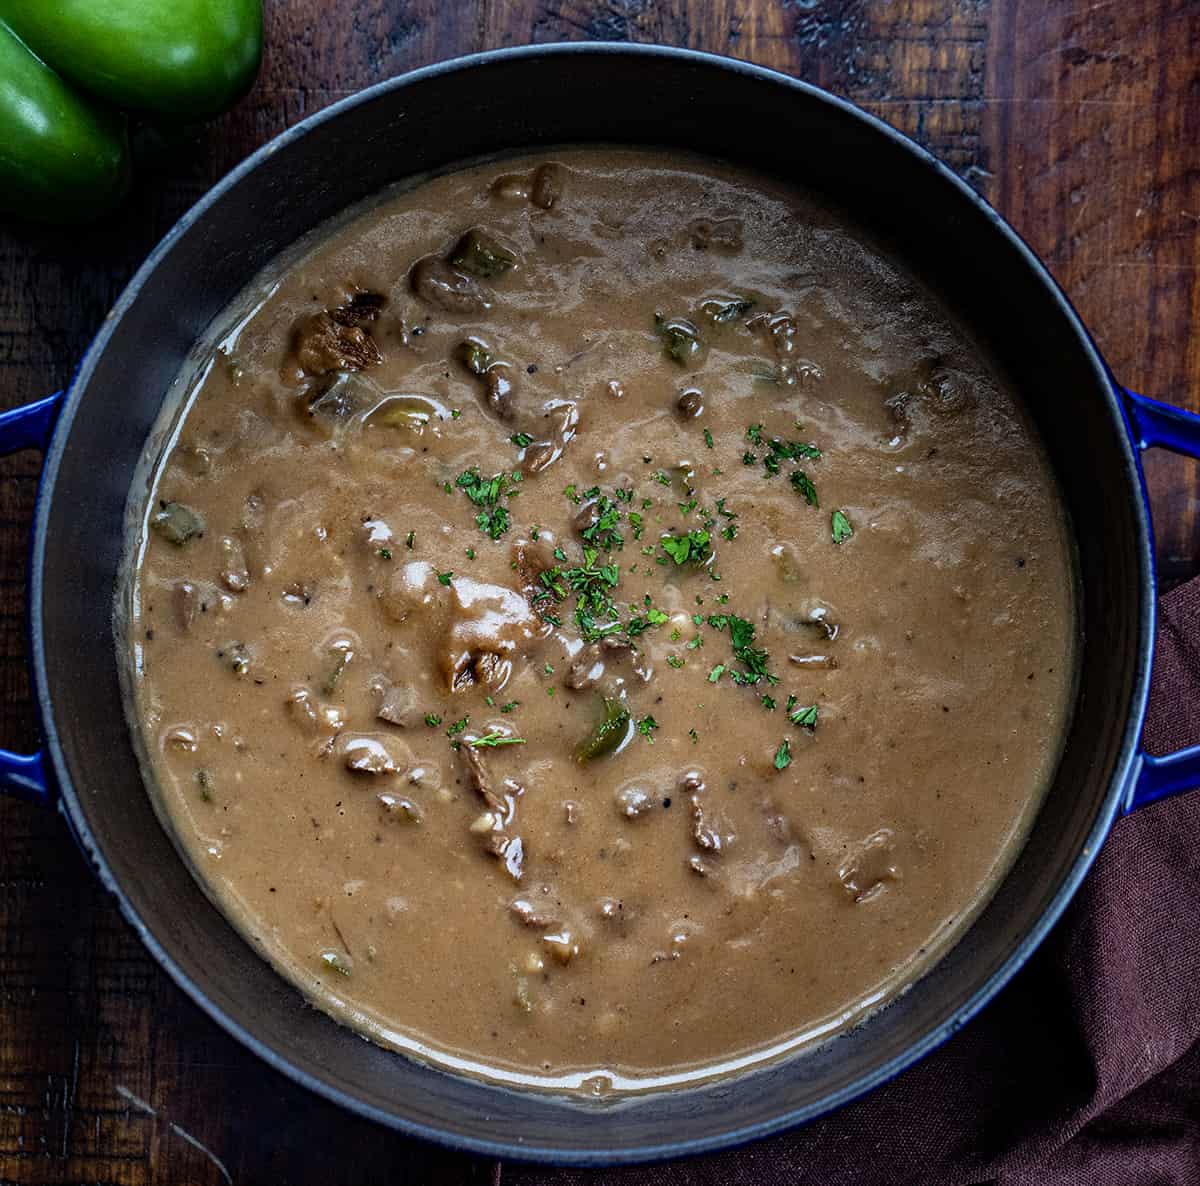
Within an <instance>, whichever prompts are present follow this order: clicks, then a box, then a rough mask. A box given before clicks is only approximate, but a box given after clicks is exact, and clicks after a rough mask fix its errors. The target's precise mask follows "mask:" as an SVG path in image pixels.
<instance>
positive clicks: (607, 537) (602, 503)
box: [579, 489, 640, 552]
mask: <svg viewBox="0 0 1200 1186" xmlns="http://www.w3.org/2000/svg"><path fill="white" fill-rule="evenodd" d="M620 493H621V491H619V490H618V491H617V494H618V495H619V494H620ZM585 497H591V498H595V500H596V501H595V505H594V506H593V507H592V514H593V515H594V518H593V520H592V522H591V523H590V524H589V525H588V526H587V527H585V528H584V529H583V530H582V531H581V532H580V533H579V534H580V535H581V536H582V537H583V539H584V540H585V541H586V542H587V543H589V544H592V545H593V546H594V547H597V548H603V549H604V551H606V552H611V551H612V550H613V549H614V548H620V547H622V546H624V543H625V539H624V537H623V536H622V535H621V533H620V532H619V531H618V530H617V524H618V523H620V522H621V508H620V507H619V506H617V504H616V503H615V502H613V500H612V499H611V498H608V497H607V496H606V495H603V494H601V493H600V491H599V490H598V489H594V490H589V491H588V492H587V494H586V495H585ZM639 522H640V520H639Z"/></svg>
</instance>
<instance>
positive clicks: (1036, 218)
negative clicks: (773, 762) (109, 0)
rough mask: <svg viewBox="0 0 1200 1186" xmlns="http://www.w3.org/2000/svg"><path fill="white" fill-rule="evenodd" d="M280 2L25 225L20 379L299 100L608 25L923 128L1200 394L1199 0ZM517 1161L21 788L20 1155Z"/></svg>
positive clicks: (16, 494)
mask: <svg viewBox="0 0 1200 1186" xmlns="http://www.w3.org/2000/svg"><path fill="white" fill-rule="evenodd" d="M266 17H267V20H266V29H267V52H266V58H265V62H264V67H263V72H262V75H261V77H260V79H259V82H258V84H257V86H256V87H255V89H254V91H253V92H252V94H251V95H250V96H249V97H248V98H247V99H246V100H245V101H244V102H243V103H241V104H240V105H239V106H238V107H237V108H236V109H235V110H234V111H233V112H231V113H229V114H228V115H227V116H225V117H223V118H222V119H221V120H218V121H216V122H215V123H213V124H212V125H210V126H209V127H208V128H207V129H205V130H203V131H201V132H200V133H198V134H196V135H194V136H192V137H191V138H186V139H183V140H181V141H179V142H176V143H172V144H162V143H154V142H151V141H150V140H149V139H144V140H143V141H142V142H141V143H140V145H139V152H140V155H141V159H142V164H141V170H140V175H139V183H138V186H137V190H136V192H135V194H134V196H133V198H132V200H131V201H130V203H129V205H128V207H127V208H126V210H125V211H123V212H122V213H121V214H120V215H118V216H116V217H115V218H113V219H112V220H111V221H110V222H108V223H107V224H105V225H103V226H101V227H98V228H93V229H90V230H89V231H88V232H87V233H85V234H72V233H63V232H46V231H38V230H34V229H31V228H28V227H19V228H18V227H4V226H0V406H4V407H7V406H12V405H15V404H18V403H21V402H25V401H28V400H30V399H33V398H35V397H36V396H38V395H42V394H44V393H45V392H47V391H50V390H53V389H54V388H55V387H58V386H61V385H62V384H63V383H64V382H65V381H66V380H67V379H68V378H69V376H70V372H71V368H72V366H73V365H74V363H75V362H76V361H77V360H78V358H79V357H80V356H81V354H82V352H83V350H84V349H85V348H86V345H87V343H88V341H89V339H90V337H91V335H92V334H93V333H94V332H95V329H96V327H97V326H98V325H99V323H100V321H101V320H102V318H103V316H104V314H105V312H106V310H107V309H108V307H109V306H110V305H111V303H112V302H113V300H114V299H115V298H116V296H117V294H118V293H119V291H120V289H121V287H122V285H123V284H124V283H125V281H126V280H127V279H128V277H129V276H130V275H131V274H132V271H133V270H134V268H136V266H137V264H138V263H139V262H140V260H141V259H142V258H143V257H144V256H145V254H146V252H147V251H148V250H149V249H150V248H151V247H152V246H153V244H154V243H155V242H156V241H157V239H158V238H159V237H160V236H161V235H162V234H163V233H164V232H165V231H166V230H167V228H168V227H169V226H170V224H171V223H172V222H173V221H174V219H175V218H176V217H178V215H179V214H180V213H182V212H183V210H185V209H186V208H187V206H188V205H189V204H190V203H191V202H192V201H194V200H195V199H196V198H197V197H199V196H200V194H201V193H203V191H204V190H205V189H206V188H207V187H208V186H209V185H210V184H212V182H213V181H214V180H216V179H217V178H218V177H219V176H221V175H222V174H223V173H224V172H226V171H227V170H228V169H229V168H230V167H231V166H232V165H233V164H235V163H236V162H237V161H239V160H240V159H242V158H243V157H244V156H245V155H246V153H247V152H249V151H250V150H252V149H253V148H254V147H256V146H257V145H259V144H261V143H263V142H264V141H265V140H267V139H269V138H270V137H271V136H273V135H275V134H276V133H278V132H279V131H281V130H283V129H284V128H286V127H288V126H289V125H290V124H292V123H293V122H295V121H296V120H298V119H301V118H303V117H304V116H305V115H308V114H310V113H311V112H313V111H315V110H317V109H319V108H320V107H321V106H323V105H325V104H327V103H329V102H331V101H333V100H334V99H336V98H338V97H340V96H342V95H344V94H347V93H350V92H352V91H354V90H356V89H358V88H359V87H361V86H364V85H367V84H369V83H372V82H375V81H378V80H379V79H382V78H386V77H389V76H391V75H393V74H395V73H397V72H399V71H402V70H405V69H409V68H412V67H415V66H419V65H422V64H425V63H427V62H431V61H436V60H439V59H442V58H447V57H451V56H454V55H455V54H459V53H465V52H470V51H473V50H477V49H481V48H491V47H496V46H503V45H516V44H522V43H526V42H552V41H558V40H565V39H586V38H591V39H598V38H603V39H613V40H631V41H648V42H661V43H666V44H673V45H686V46H690V47H693V48H697V49H705V50H711V51H713V52H718V53H728V54H730V55H732V56H735V57H741V58H745V59H747V60H751V61H755V62H759V63H761V64H763V65H767V66H772V67H774V68H776V69H780V70H784V71H787V72H789V73H791V74H794V75H796V76H799V77H803V78H805V79H808V80H810V81H813V82H816V83H819V84H820V85H822V86H826V87H828V88H830V89H832V90H834V91H835V92H837V93H839V94H842V95H845V96H847V97H848V98H850V99H852V100H854V101H855V102H858V103H861V104H862V105H864V106H865V107H867V108H868V109H869V110H871V111H873V112H874V113H876V114H878V115H880V116H881V117H883V118H884V119H886V120H888V121H889V122H891V123H893V124H894V125H896V126H897V127H899V128H901V129H902V130H903V131H905V132H907V133H909V134H910V135H913V136H915V137H916V138H917V139H918V140H920V141H921V142H923V143H924V144H926V145H928V146H929V147H930V148H932V149H933V150H934V151H935V152H936V153H937V154H938V155H939V156H941V157H942V159H944V160H946V161H947V162H948V163H949V164H950V165H951V167H953V168H954V169H956V170H957V171H958V172H959V173H960V175H962V176H963V177H964V178H966V179H967V180H968V181H969V182H970V183H971V184H973V185H975V186H976V187H977V188H979V189H980V191H981V192H982V193H983V194H984V195H985V196H987V197H988V198H989V199H990V200H991V201H993V202H995V203H996V204H997V205H998V206H999V208H1000V209H1001V210H1002V212H1003V213H1005V214H1006V216H1008V217H1009V218H1010V219H1011V220H1012V221H1013V222H1014V223H1015V225H1016V226H1017V227H1018V229H1019V230H1020V231H1021V232H1022V233H1023V234H1024V235H1025V236H1026V238H1028V239H1029V241H1030V242H1031V244H1032V245H1033V246H1034V247H1035V249H1036V250H1038V251H1039V252H1040V253H1041V254H1042V255H1043V257H1044V258H1046V259H1047V261H1048V262H1049V263H1050V265H1051V268H1052V269H1053V271H1054V273H1055V275H1056V276H1057V277H1058V278H1059V280H1060V281H1061V282H1062V283H1063V284H1064V285H1065V287H1066V288H1067V291H1068V292H1069V293H1070V295H1071V296H1072V298H1073V299H1074V300H1075V301H1076V303H1077V304H1078V306H1079V308H1080V310H1081V312H1082V313H1083V315H1084V317H1085V319H1086V320H1087V321H1088V323H1089V325H1090V326H1091V327H1092V328H1093V330H1094V331H1095V333H1096V335H1097V338H1098V340H1099V341H1100V344H1101V346H1102V348H1103V349H1104V350H1105V352H1106V354H1107V357H1108V358H1109V360H1110V361H1111V363H1112V364H1113V366H1114V369H1115V370H1116V371H1117V373H1118V375H1119V376H1120V377H1121V378H1122V380H1123V381H1125V382H1127V383H1129V384H1130V385H1131V386H1134V387H1139V388H1140V389H1142V390H1145V391H1147V392H1150V393H1153V394H1156V395H1159V396H1160V397H1162V398H1166V399H1170V400H1173V401H1175V402H1179V403H1184V404H1187V405H1189V406H1191V407H1197V408H1200V340H1198V339H1197V337H1196V335H1195V334H1194V333H1193V327H1194V325H1195V324H1196V322H1197V319H1198V314H1200V287H1198V284H1197V264H1198V259H1200V254H1198V253H1200V168H1198V167H1197V166H1198V158H1197V148H1196V146H1197V144H1200V85H1198V83H1200V62H1198V61H1197V59H1196V56H1195V54H1193V53H1190V52H1189V46H1191V45H1195V44H1200V8H1197V6H1196V5H1195V4H1194V3H1191V2H1189V0H1123V2H1122V3H1113V2H1106V0H1099V2H1097V0H993V3H991V4H990V5H989V4H987V3H985V2H983V0H743V2H741V3H733V2H730V0H657V2H656V0H608V2H598V0H511V2H508V3H505V2H503V0H476V2H474V3H454V4H445V3H440V2H439V0H410V2H409V3H406V4H397V3H394V2H393V0H343V2H342V3H341V4H337V5H333V4H328V3H323V2H322V0H290V2H286V3H285V2H284V0H268V4H267V11H266ZM36 473H37V462H36V459H34V458H30V457H23V458H14V459H9V460H7V461H4V462H3V463H0V574H2V575H0V737H2V738H3V739H4V741H6V742H8V743H10V744H15V745H24V746H29V745H32V744H33V743H34V740H35V724H34V719H33V712H32V709H31V706H30V703H29V692H28V684H27V680H26V674H25V670H24V655H25V642H24V622H23V618H22V612H23V593H22V584H21V581H20V579H19V578H20V574H21V573H22V571H23V565H24V560H25V553H26V547H27V539H26V535H27V530H28V523H29V517H30V514H31V512H32V506H33V497H34V492H35V487H36ZM1150 482H1151V486H1152V489H1153V491H1154V498H1155V511H1156V529H1157V532H1158V537H1159V540H1160V543H1161V547H1162V555H1163V569H1164V572H1165V573H1166V574H1168V575H1178V576H1181V575H1185V574H1190V573H1192V572H1194V571H1196V569H1197V561H1198V556H1200V514H1198V512H1197V505H1198V494H1200V478H1198V476H1197V473H1196V469H1195V467H1194V466H1192V465H1190V464H1189V463H1183V462H1180V461H1178V460H1176V459H1159V458H1155V459H1153V461H1152V464H1151V467H1150ZM205 1150H207V1151H208V1152H206V1151H205ZM217 1161H219V1162H220V1163H221V1164H220V1166H218V1164H217ZM221 1167H223V1169H222V1168H221ZM497 1173H498V1170H497V1167H495V1166H492V1165H489V1164H487V1163H483V1162H479V1161H475V1160H473V1159H470V1158H466V1157H460V1156H456V1155H453V1154H448V1153H442V1152H439V1151H434V1150H430V1149H427V1148H425V1147H423V1146H419V1145H416V1144H414V1143H412V1142H408V1141H404V1140H402V1139H400V1138H398V1137H395V1136H393V1135H391V1134H389V1133H385V1132H383V1131H382V1130H380V1129H377V1128H375V1127H374V1126H372V1125H369V1124H366V1123H364V1122H361V1121H357V1120H354V1119H351V1118H349V1117H346V1116H344V1115H343V1114H342V1113H340V1112H339V1111H338V1110H336V1109H334V1108H332V1107H331V1106H329V1105H326V1104H323V1103H321V1102H319V1101H317V1100H315V1099H313V1098H311V1097H310V1096H308V1095H307V1094H306V1093H304V1092H302V1091H300V1090H299V1089H297V1088H294V1087H292V1086H291V1085H290V1084H288V1083H287V1082H286V1081H284V1080H283V1079H281V1078H280V1077H279V1076H277V1075H275V1074H273V1073H272V1072H269V1071H267V1070H266V1069H265V1068H264V1067H262V1066H261V1065H260V1064H259V1063H258V1062H257V1060H255V1059H254V1058H252V1057H251V1056H250V1055H248V1054H246V1053H245V1052H244V1051H242V1050H241V1048H240V1047H238V1046H237V1045H236V1044H235V1043H233V1042H232V1041H231V1040H229V1039H227V1038H226V1037H224V1035H223V1034H222V1033H221V1032H220V1031H219V1030H218V1029H217V1028H216V1027H215V1026H214V1025H213V1024H212V1023H211V1022H209V1021H208V1020H207V1019H206V1018H205V1017H204V1016H203V1015H202V1014H201V1013H200V1012H199V1011H198V1010H197V1009H195V1008H194V1007H193V1006H192V1005H191V1004H190V1003H188V1002H187V1001H186V1000H185V999H184V998H183V997H182V995H181V994H180V993H178V992H177V991H176V990H175V989H174V988H173V986H172V985H171V984H170V983H169V982H168V981H167V980H166V978H165V977H164V976H163V975H162V974H161V973H159V972H158V971H157V969H156V967H155V966H154V965H153V963H152V962H151V961H150V960H149V958H148V957H147V956H146V955H145V954H144V953H143V952H142V950H141V948H140V946H139V945H138V943H137V941H136V940H135V939H134V938H133V936H132V934H131V933H130V931H129V929H128V928H127V927H126V926H125V924H124V923H123V922H122V921H121V919H120V917H119V916H118V915H117V913H116V911H115V910H114V908H113V907H112V905H111V904H110V903H109V902H108V901H107V899H105V898H104V896H103V895H102V894H101V893H100V891H99V890H98V889H97V887H96V886H95V884H94V882H93V880H92V879H91V877H90V876H89V875H88V873H87V871H86V869H84V867H83V865H82V862H81V861H80V859H79V858H78V856H77V855H76V853H75V851H74V848H73V846H72V845H71V842H70V839H69V837H68V836H67V834H66V831H65V829H64V828H63V826H62V824H61V823H60V822H59V820H58V819H57V818H56V817H55V816H53V815H51V814H49V813H42V812H39V811H37V810H34V809H32V808H30V807H28V806H24V805H17V804H13V803H10V802H0V1183H6V1182H20V1183H51V1182H55V1183H84V1182H89V1183H91V1182H105V1183H120V1184H128V1186H143V1184H148V1183H171V1184H176V1183H182V1182H191V1183H222V1182H225V1181H227V1180H232V1181H234V1182H238V1183H243V1182H246V1183H257V1182H272V1183H298V1184H299V1183H309V1182H313V1183H316V1182H320V1183H322V1186H324V1184H327V1183H339V1182H345V1183H356V1184H357V1183H370V1182H375V1181H384V1180H386V1181H389V1182H398V1183H406V1182H413V1183H435V1184H442V1183H445V1184H447V1186H448V1184H450V1183H454V1184H468V1183H469V1184H476V1183H478V1184H484V1183H491V1182H493V1181H494V1180H495V1178H496V1176H497ZM226 1175H228V1178H227V1177H226Z"/></svg>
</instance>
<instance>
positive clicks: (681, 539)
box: [658, 528, 712, 566]
mask: <svg viewBox="0 0 1200 1186" xmlns="http://www.w3.org/2000/svg"><path fill="white" fill-rule="evenodd" d="M711 538H712V537H711V536H710V535H709V534H708V532H707V531H703V530H701V529H700V528H696V530H694V531H689V532H688V533H687V534H686V535H678V536H677V535H664V536H663V537H662V538H661V539H660V540H659V541H658V542H659V544H660V545H661V546H662V550H663V551H664V552H666V554H667V555H668V556H669V557H670V558H671V559H672V560H674V561H675V563H676V564H677V565H683V564H694V565H696V566H699V565H702V564H705V563H706V562H707V561H708V560H710V559H711V558H712V551H711V549H710V548H709V540H710V539H711Z"/></svg>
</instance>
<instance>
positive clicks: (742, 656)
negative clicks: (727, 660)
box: [708, 614, 779, 687]
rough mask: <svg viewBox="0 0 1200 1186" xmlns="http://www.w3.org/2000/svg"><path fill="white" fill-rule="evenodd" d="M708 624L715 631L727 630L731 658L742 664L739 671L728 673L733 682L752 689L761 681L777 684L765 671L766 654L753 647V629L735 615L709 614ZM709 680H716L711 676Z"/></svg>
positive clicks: (774, 677)
mask: <svg viewBox="0 0 1200 1186" xmlns="http://www.w3.org/2000/svg"><path fill="white" fill-rule="evenodd" d="M708 624H709V625H710V626H712V627H713V628H714V629H716V630H724V629H725V628H726V627H728V628H729V640H730V642H731V643H732V644H733V657H734V658H735V659H736V660H737V661H738V662H739V663H741V664H742V670H741V671H730V673H729V674H730V675H731V676H732V677H733V682H734V683H735V684H739V685H741V686H742V687H752V686H753V685H754V684H757V683H759V682H760V681H761V680H764V679H765V680H766V681H767V683H769V684H777V683H778V682H779V679H778V677H777V676H774V675H772V674H771V673H770V672H769V671H768V670H767V658H768V656H767V652H766V651H765V650H763V649H762V648H761V647H756V646H755V645H754V627H753V626H752V625H751V624H750V623H749V622H747V621H746V619H745V618H739V617H738V616H737V614H709V615H708ZM709 679H710V680H712V682H713V683H716V680H715V679H713V677H712V675H709Z"/></svg>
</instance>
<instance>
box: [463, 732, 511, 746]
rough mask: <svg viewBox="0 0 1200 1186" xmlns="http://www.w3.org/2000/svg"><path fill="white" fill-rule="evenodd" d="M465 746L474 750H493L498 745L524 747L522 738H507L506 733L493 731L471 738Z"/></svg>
mask: <svg viewBox="0 0 1200 1186" xmlns="http://www.w3.org/2000/svg"><path fill="white" fill-rule="evenodd" d="M467 744H468V745H469V746H471V747H472V748H474V749H483V748H485V747H486V748H491V749H494V748H495V747H496V746H498V745H524V744H525V738H524V737H509V736H508V735H507V734H506V733H500V732H499V731H497V730H495V729H493V730H492V731H491V732H490V733H485V734H484V735H483V736H482V737H472V738H471V739H470V740H469V741H468V742H467Z"/></svg>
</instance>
